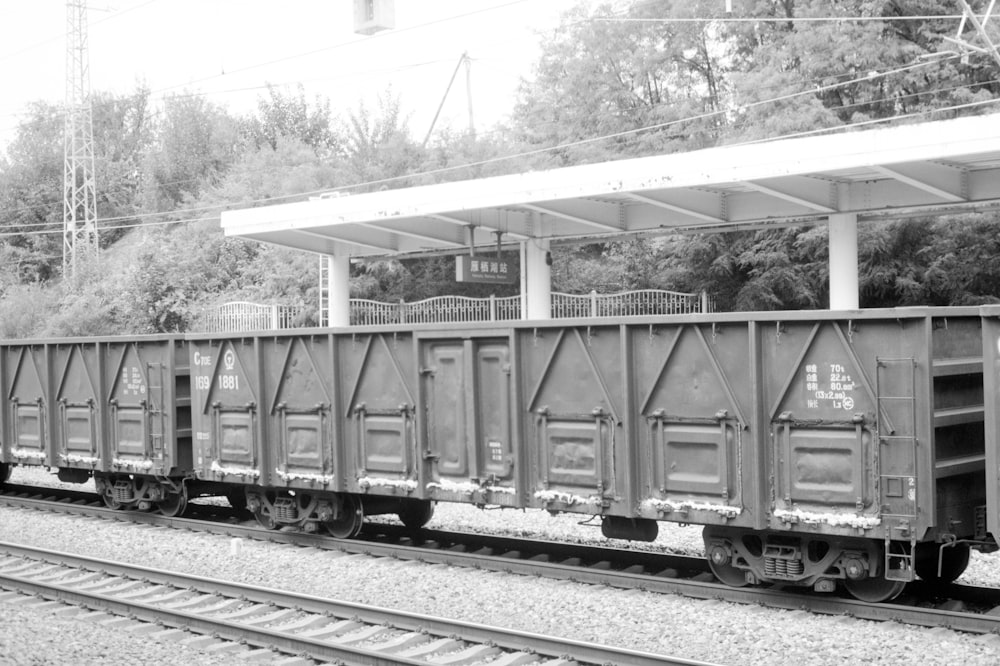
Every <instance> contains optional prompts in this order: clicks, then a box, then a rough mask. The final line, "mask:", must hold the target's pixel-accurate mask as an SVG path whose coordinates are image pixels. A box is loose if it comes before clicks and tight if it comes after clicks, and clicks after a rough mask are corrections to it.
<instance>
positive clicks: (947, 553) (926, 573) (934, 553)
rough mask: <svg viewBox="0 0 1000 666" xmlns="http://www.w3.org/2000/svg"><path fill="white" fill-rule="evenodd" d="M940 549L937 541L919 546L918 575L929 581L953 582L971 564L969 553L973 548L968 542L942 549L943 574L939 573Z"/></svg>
mask: <svg viewBox="0 0 1000 666" xmlns="http://www.w3.org/2000/svg"><path fill="white" fill-rule="evenodd" d="M938 551H939V546H938V544H936V543H929V544H921V545H920V546H917V563H916V565H915V568H916V571H917V575H918V576H920V577H921V578H923V579H924V580H926V581H927V582H929V583H951V582H954V581H956V580H958V577H959V576H961V575H962V574H963V573H965V569H966V567H968V566H969V555H970V553H971V552H972V549H971V548H970V547H969V544H967V543H959V544H956V545H954V546H949V547H947V548H944V549H941V550H940V552H941V575H940V576H939V575H938Z"/></svg>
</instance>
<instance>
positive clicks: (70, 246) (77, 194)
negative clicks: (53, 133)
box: [63, 0, 97, 281]
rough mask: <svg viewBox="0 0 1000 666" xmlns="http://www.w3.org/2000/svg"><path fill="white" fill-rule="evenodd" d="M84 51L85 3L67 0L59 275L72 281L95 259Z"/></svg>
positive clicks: (90, 119) (94, 209) (94, 196)
mask: <svg viewBox="0 0 1000 666" xmlns="http://www.w3.org/2000/svg"><path fill="white" fill-rule="evenodd" d="M87 50H88V44H87V0H67V2H66V122H65V127H64V134H63V157H64V160H63V165H64V166H63V275H64V277H66V278H67V279H70V280H73V281H75V280H76V279H77V274H78V272H79V270H80V269H82V268H83V266H85V265H87V264H89V263H92V262H95V261H96V260H97V188H96V186H95V183H94V128H93V116H92V114H91V107H90V64H89V60H90V59H89V56H88V53H87Z"/></svg>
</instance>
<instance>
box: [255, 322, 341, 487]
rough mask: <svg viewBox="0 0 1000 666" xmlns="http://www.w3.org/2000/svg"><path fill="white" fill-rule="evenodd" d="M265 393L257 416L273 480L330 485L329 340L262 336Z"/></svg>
mask: <svg viewBox="0 0 1000 666" xmlns="http://www.w3.org/2000/svg"><path fill="white" fill-rule="evenodd" d="M259 342H260V344H261V345H263V349H262V351H261V353H262V358H263V359H264V366H263V367H264V374H265V376H266V377H268V382H267V386H268V389H267V394H266V395H263V396H262V397H263V398H264V400H265V404H263V405H262V406H261V410H260V411H261V417H262V418H266V419H267V424H266V427H265V431H266V433H267V441H268V442H270V444H271V448H272V449H273V451H274V455H273V464H274V474H275V475H276V477H277V478H276V480H275V481H276V483H278V484H281V485H285V486H287V487H298V488H314V489H334V488H335V487H336V483H335V482H336V474H337V472H338V471H339V470H338V469H337V465H336V463H335V457H334V424H333V418H332V410H333V392H332V386H331V380H332V378H333V374H332V369H333V361H332V359H331V353H330V352H331V344H330V338H329V336H327V335H318V336H312V335H309V336H288V337H275V338H262V339H260V341H259Z"/></svg>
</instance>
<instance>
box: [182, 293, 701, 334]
mask: <svg viewBox="0 0 1000 666" xmlns="http://www.w3.org/2000/svg"><path fill="white" fill-rule="evenodd" d="M713 310H714V306H713V303H712V301H711V299H710V298H709V297H708V295H707V294H704V293H701V294H685V293H680V292H676V291H665V290H662V289H641V290H638V291H623V292H619V293H616V294H598V293H597V292H595V291H592V292H590V293H589V294H563V293H558V292H553V293H552V317H553V318H556V319H566V318H575V317H639V316H644V315H667V314H691V313H697V312H712V311H713ZM306 311H307V308H306V307H304V306H290V305H264V304H260V303H249V302H246V301H236V302H231V303H224V304H222V305H219V306H217V307H215V308H211V309H209V310H206V311H205V312H204V313H203V315H202V317H201V318H200V319H199V320H198V321H197V322H196V323H195V325H194V326H193V329H194V330H197V331H202V332H211V333H238V332H241V331H257V330H269V329H284V328H296V327H300V326H310V325H316V324H317V323H319V324H321V325H325V321H321V322H316V321H314V320H311V319H309V318H308V317H306V316H305V315H306ZM350 312H351V314H350V317H351V325H352V326H384V325H390V324H433V323H458V322H475V321H511V320H516V319H520V318H521V297H520V296H506V297H501V298H497V297H495V296H490V297H489V298H469V297H467V296H436V297H434V298H427V299H424V300H422V301H414V302H412V303H407V302H405V301H399V302H396V303H385V302H382V301H371V300H367V299H363V298H352V299H351V311H350Z"/></svg>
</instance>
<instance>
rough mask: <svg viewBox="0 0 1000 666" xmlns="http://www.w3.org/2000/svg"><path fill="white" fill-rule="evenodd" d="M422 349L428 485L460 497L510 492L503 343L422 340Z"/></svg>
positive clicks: (507, 376) (506, 363)
mask: <svg viewBox="0 0 1000 666" xmlns="http://www.w3.org/2000/svg"><path fill="white" fill-rule="evenodd" d="M422 351H423V357H422V367H421V375H422V389H423V396H424V400H425V410H426V422H425V428H426V430H425V435H426V440H425V441H426V449H425V451H424V459H425V460H426V461H427V463H428V465H427V467H428V476H427V480H428V487H429V488H432V489H435V490H437V491H438V492H439V493H458V494H461V495H466V496H467V495H469V494H471V493H472V492H474V491H484V492H486V491H491V490H492V491H497V490H500V491H501V492H504V491H507V490H512V489H513V487H514V456H513V448H512V443H511V439H512V430H511V403H510V393H511V385H510V382H511V368H510V345H509V342H508V341H507V340H506V339H494V338H488V339H478V338H472V339H462V340H455V339H449V340H427V341H425V342H424V344H423V346H422Z"/></svg>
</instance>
